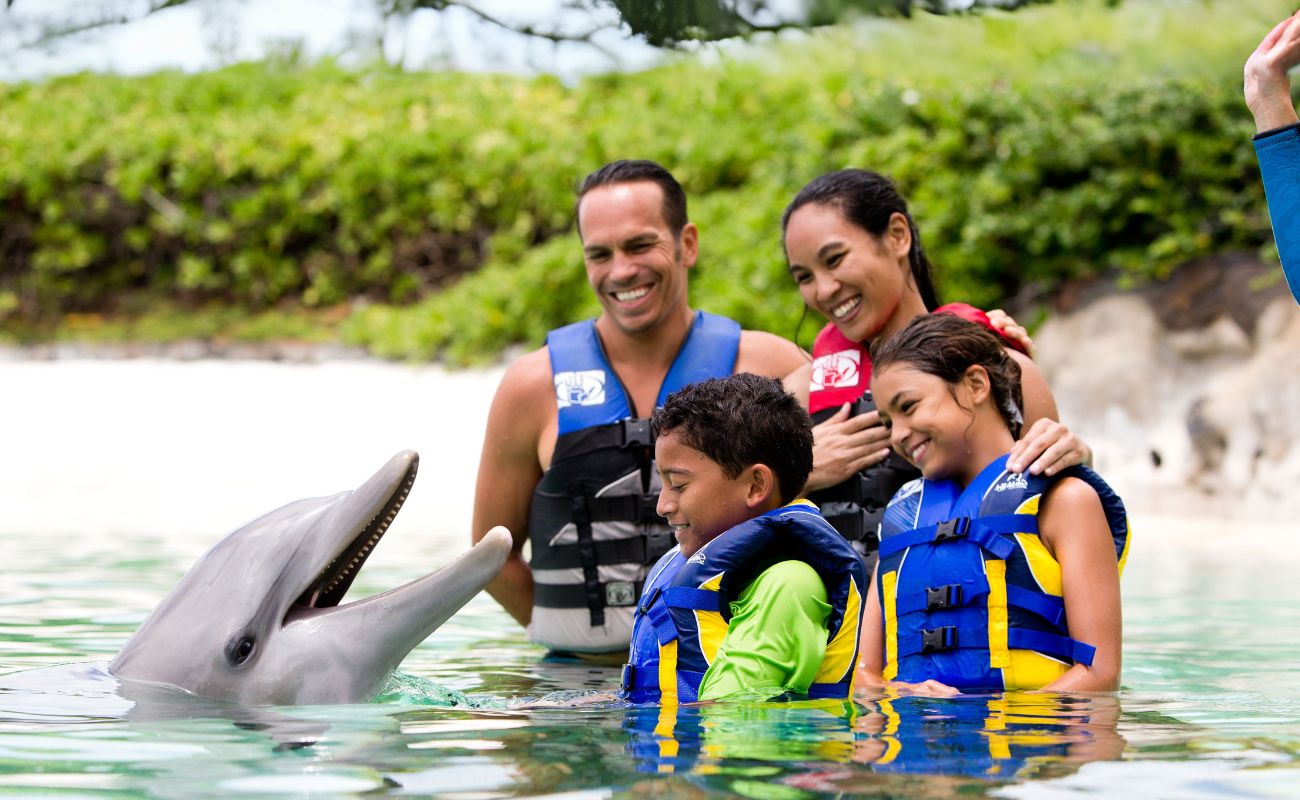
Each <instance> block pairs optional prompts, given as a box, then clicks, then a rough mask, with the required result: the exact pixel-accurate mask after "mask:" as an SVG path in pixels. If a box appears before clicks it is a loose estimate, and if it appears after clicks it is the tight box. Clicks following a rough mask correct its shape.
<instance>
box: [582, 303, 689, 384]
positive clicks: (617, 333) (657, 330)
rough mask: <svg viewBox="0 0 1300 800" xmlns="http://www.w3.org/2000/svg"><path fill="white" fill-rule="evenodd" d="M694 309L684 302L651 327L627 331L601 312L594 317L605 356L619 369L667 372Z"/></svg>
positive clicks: (684, 334)
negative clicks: (668, 315) (638, 330)
mask: <svg viewBox="0 0 1300 800" xmlns="http://www.w3.org/2000/svg"><path fill="white" fill-rule="evenodd" d="M694 320H695V312H693V311H691V309H690V308H687V307H686V306H685V305H683V306H682V308H681V310H680V311H679V312H674V313H673V315H672V316H671V317H669V318H667V319H664V320H662V321H661V322H660V323H659V324H658V325H656V326H655V327H654V328H651V329H650V330H646V331H641V332H639V333H630V332H628V331H624V330H622V329H621V328H619V327H618V326H617V325H615V324H613V323H612V322H610V321H609V320H608V319H607V318H606V317H605V316H604V315H602V316H601V317H600V318H599V319H597V320H596V332H597V333H599V334H600V343H601V346H602V347H604V348H605V357H606V358H608V359H609V362H610V364H611V365H613V367H614V368H615V369H616V370H618V371H619V372H620V373H621V372H623V371H624V370H625V369H631V370H635V371H637V372H646V371H654V370H656V369H661V370H662V372H663V373H664V374H667V372H668V368H669V367H671V366H672V363H673V359H675V358H676V357H677V354H678V352H680V351H681V349H682V344H683V343H684V342H685V341H686V336H687V334H689V333H690V330H691V323H692V322H694Z"/></svg>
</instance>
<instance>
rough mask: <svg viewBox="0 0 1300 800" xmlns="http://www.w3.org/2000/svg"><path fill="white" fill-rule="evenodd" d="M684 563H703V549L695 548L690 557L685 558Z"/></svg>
mask: <svg viewBox="0 0 1300 800" xmlns="http://www.w3.org/2000/svg"><path fill="white" fill-rule="evenodd" d="M686 563H687V564H703V563H704V551H703V550H696V551H695V553H694V554H692V555H691V557H690V558H688V559H686Z"/></svg>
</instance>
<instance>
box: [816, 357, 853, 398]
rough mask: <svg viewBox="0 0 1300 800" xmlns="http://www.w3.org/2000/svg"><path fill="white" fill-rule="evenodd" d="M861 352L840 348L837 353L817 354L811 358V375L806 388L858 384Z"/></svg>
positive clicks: (849, 386)
mask: <svg viewBox="0 0 1300 800" xmlns="http://www.w3.org/2000/svg"><path fill="white" fill-rule="evenodd" d="M861 370H862V353H861V352H860V351H858V350H841V351H839V352H838V353H831V354H829V355H824V356H817V358H815V359H813V365H812V377H811V378H810V379H809V381H810V382H809V385H808V389H809V390H810V391H813V392H816V391H820V390H822V389H845V388H851V387H854V386H857V385H858V380H859V378H861Z"/></svg>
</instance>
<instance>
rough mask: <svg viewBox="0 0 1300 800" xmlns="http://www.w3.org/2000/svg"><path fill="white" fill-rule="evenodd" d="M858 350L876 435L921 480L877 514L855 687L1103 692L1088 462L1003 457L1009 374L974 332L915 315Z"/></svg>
mask: <svg viewBox="0 0 1300 800" xmlns="http://www.w3.org/2000/svg"><path fill="white" fill-rule="evenodd" d="M871 355H872V363H873V365H874V370H875V371H874V374H873V377H872V380H873V389H874V392H875V396H876V402H877V403H878V404H879V409H880V411H879V413H880V418H881V421H882V423H883V424H884V426H885V428H886V429H887V430H888V431H889V437H890V443H891V445H892V446H893V449H894V451H895V452H897V453H898V454H899V455H901V456H903V457H904V458H906V459H907V460H908V462H910V463H911V464H913V465H914V466H915V467H916V468H917V469H919V470H920V471H921V474H922V475H923V476H924V477H923V478H922V479H918V480H916V481H913V482H911V483H909V484H907V485H906V486H904V487H903V488H902V489H901V490H899V492H898V493H897V494H896V495H895V496H894V498H893V500H892V501H890V503H889V507H888V508H887V509H886V511H885V515H884V520H883V522H882V524H881V531H880V539H881V541H880V560H879V563H878V565H877V569H876V576H875V578H874V579H873V581H872V587H871V589H870V591H869V593H868V595H867V600H866V608H865V612H864V619H863V635H862V643H861V647H862V650H861V652H862V658H861V661H860V662H859V673H858V680H859V685H873V686H881V685H897V686H899V687H903V688H908V689H912V690H916V689H917V688H918V687H917V685H918V684H920V687H919V690H920V691H924V692H930V693H938V694H948V693H952V692H953V691H954V690H960V689H966V690H976V691H980V690H983V691H989V690H1001V689H1050V690H1057V691H1113V690H1115V689H1116V688H1118V686H1119V675H1120V598H1119V573H1120V569H1122V566H1123V562H1124V557H1125V554H1126V548H1127V544H1128V526H1127V522H1126V520H1125V516H1124V507H1123V504H1122V503H1121V502H1120V500H1119V498H1118V497H1116V496H1115V494H1114V492H1112V491H1111V489H1110V487H1109V486H1107V485H1106V483H1105V482H1104V481H1103V480H1102V479H1101V478H1100V477H1098V476H1097V475H1096V473H1094V472H1092V470H1090V469H1088V468H1087V467H1079V466H1076V467H1071V468H1069V469H1066V470H1063V471H1060V472H1057V473H1056V474H1055V475H1053V476H1046V475H1031V474H1029V473H1022V472H1019V471H1018V470H1015V469H1013V468H1010V467H1009V466H1008V464H1007V457H1008V452H1009V451H1010V450H1011V449H1012V446H1013V444H1014V443H1015V441H1016V437H1017V436H1018V434H1019V431H1020V427H1021V425H1022V424H1023V415H1022V412H1021V408H1022V406H1023V402H1024V400H1023V394H1022V392H1021V382H1022V377H1021V374H1020V366H1019V365H1018V364H1017V362H1016V360H1015V359H1013V358H1011V357H1010V356H1008V354H1007V351H1006V349H1005V348H1004V347H1003V346H1002V343H1001V342H1000V341H999V339H998V338H997V336H995V335H994V334H993V333H991V332H990V331H988V330H987V329H986V328H984V327H981V326H980V325H977V324H974V323H971V322H968V321H966V320H962V319H958V318H956V317H952V316H947V315H940V314H934V315H929V316H921V317H918V318H917V319H915V320H914V321H913V322H911V323H910V324H908V325H907V326H906V327H905V328H904V329H903V330H902V331H901V332H900V333H898V334H896V335H895V336H893V337H892V338H890V339H889V340H888V341H886V342H884V343H883V344H880V345H877V346H875V347H873V349H872V353H871Z"/></svg>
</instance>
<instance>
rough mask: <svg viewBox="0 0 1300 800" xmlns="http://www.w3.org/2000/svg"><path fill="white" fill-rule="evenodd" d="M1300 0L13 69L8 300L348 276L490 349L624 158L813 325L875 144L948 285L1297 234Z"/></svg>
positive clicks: (52, 305)
mask: <svg viewBox="0 0 1300 800" xmlns="http://www.w3.org/2000/svg"><path fill="white" fill-rule="evenodd" d="M1289 10H1292V9H1290V8H1289V7H1288V6H1286V5H1284V4H1282V3H1280V2H1278V1H1277V0H1243V2H1222V3H1211V2H1208V0H1206V1H1202V2H1198V1H1197V0H1163V1H1162V2H1148V3H1130V4H1125V5H1122V6H1120V7H1119V8H1118V9H1109V8H1107V7H1106V4H1105V3H1104V2H1103V1H1102V0H1093V1H1092V2H1083V0H1079V1H1077V2H1060V3H1057V4H1053V5H1049V6H1044V7H1040V8H1032V9H1028V10H1022V11H1020V12H1017V13H1016V14H996V13H989V14H984V15H979V16H975V17H970V16H963V17H942V18H939V17H927V16H924V15H921V16H916V17H914V18H913V19H911V20H907V21H880V20H874V21H871V22H865V23H863V24H862V25H861V26H858V27H856V28H854V29H853V30H851V31H836V32H831V33H828V34H819V35H801V36H800V37H798V38H797V39H795V40H792V41H789V42H786V43H784V44H782V45H779V46H769V47H767V48H763V49H755V50H747V51H741V52H740V53H739V54H737V55H735V56H732V57H728V58H723V59H719V60H717V61H716V63H711V64H710V63H704V62H702V61H700V60H698V59H697V60H685V59H683V60H681V61H677V62H675V63H672V64H669V65H667V66H664V67H661V68H659V69H655V70H651V71H649V72H644V73H639V74H634V75H629V74H611V75H605V76H599V77H595V78H591V79H588V80H586V81H584V82H582V83H581V84H579V85H577V86H575V87H565V86H563V85H561V84H559V83H558V82H556V81H555V80H553V79H549V78H538V79H522V78H509V77H500V76H468V75H460V74H451V75H430V74H407V73H400V72H394V71H391V70H386V69H373V70H363V71H346V70H343V69H341V68H339V67H337V66H335V65H332V64H329V63H325V64H319V65H316V66H312V67H306V68H301V67H294V66H292V65H287V64H279V65H272V64H260V65H258V64H253V65H242V66H239V67H234V68H230V69H226V70H222V71H219V72H214V73H208V74H202V75H180V74H175V73H163V74H157V75H152V76H148V77H143V78H117V77H103V76H91V75H82V76H76V77H72V78H65V79H59V80H54V81H50V82H48V83H44V84H37V85H14V86H0V108H3V113H0V321H5V325H6V327H12V326H14V325H18V324H31V323H34V322H40V321H49V320H51V319H54V320H57V319H59V318H62V317H63V315H66V314H68V313H84V312H102V311H112V310H114V309H115V308H120V307H121V304H122V302H123V298H124V297H130V296H132V295H134V294H143V295H145V296H158V295H160V294H163V295H167V296H170V297H172V298H173V300H174V302H176V303H178V304H180V305H182V306H183V305H185V304H190V305H195V306H197V305H201V304H204V303H209V302H221V303H226V304H232V305H237V306H242V307H244V308H247V309H250V310H252V311H254V312H256V311H259V310H265V309H271V308H273V307H274V306H275V305H276V304H279V303H283V302H286V301H290V302H294V303H297V304H302V305H305V306H307V307H324V306H331V305H334V304H337V303H340V302H342V301H347V300H351V301H353V302H354V303H355V304H356V310H355V312H354V313H353V314H352V316H351V317H349V318H348V319H347V320H345V322H344V323H343V325H342V327H341V329H340V334H341V336H342V337H343V338H344V339H345V341H347V342H349V343H353V344H360V345H363V346H366V347H368V348H370V349H371V350H372V351H373V352H376V353H378V354H381V355H384V356H388V357H394V358H422V359H423V358H433V357H438V356H442V357H445V358H448V359H449V360H452V361H456V362H469V361H477V360H483V359H486V358H491V357H493V356H494V355H496V354H497V353H499V352H500V351H501V350H502V349H503V348H505V347H507V346H509V345H511V344H513V343H523V344H526V345H529V346H535V345H537V344H539V343H540V342H541V341H542V337H543V336H544V334H545V331H546V330H548V329H550V328H552V327H555V326H557V325H560V324H563V323H565V322H569V321H572V320H574V319H577V318H580V317H581V316H583V315H590V314H592V313H595V311H596V309H597V306H596V304H595V300H594V298H593V297H592V296H591V292H590V290H589V288H588V287H587V285H586V281H585V273H584V271H583V269H582V264H581V252H580V247H579V244H578V242H577V239H576V236H574V235H573V234H572V232H571V227H572V204H573V197H572V190H573V187H574V186H575V185H576V184H577V182H578V181H579V180H580V179H581V177H582V176H583V175H584V174H586V173H587V172H589V171H590V170H592V169H594V168H595V167H597V166H599V165H600V164H602V163H604V162H606V161H609V160H612V159H615V158H624V157H639V158H651V159H655V160H657V161H660V162H661V163H663V164H665V165H666V166H668V167H669V168H670V169H672V170H673V171H674V173H675V174H677V175H678V177H679V178H680V179H681V180H682V182H683V183H684V184H685V186H686V189H687V193H688V195H689V197H690V201H691V208H690V210H691V216H692V219H693V220H694V221H695V222H696V223H697V224H698V225H699V226H700V229H701V259H700V263H699V265H698V266H697V268H696V270H695V272H694V275H693V277H692V299H693V302H694V304H695V305H697V306H699V307H703V308H708V309H710V310H712V311H716V312H719V313H724V314H729V315H731V316H734V317H736V318H737V319H739V320H740V321H741V322H742V323H743V324H745V325H747V326H748V327H754V328H759V329H766V330H772V331H775V332H777V333H781V334H784V335H787V336H789V335H792V334H793V332H794V328H795V325H796V323H797V320H798V317H799V311H800V306H799V301H798V296H797V294H796V292H795V291H794V288H793V284H792V283H791V282H790V280H789V278H788V276H787V275H786V273H785V265H784V260H783V257H782V252H781V247H780V231H779V230H778V225H777V223H778V220H779V218H780V214H781V211H782V209H783V208H784V206H785V203H786V202H787V201H788V200H789V198H790V197H792V196H793V195H794V193H795V192H796V191H797V190H798V188H799V187H800V186H801V185H803V184H804V183H805V182H806V181H807V180H809V179H811V178H812V177H814V176H816V175H817V174H820V173H822V172H825V171H828V170H831V169H836V168H839V167H842V166H847V165H855V166H863V167H868V168H873V169H877V170H879V171H882V172H885V173H886V174H889V175H891V176H893V177H894V178H895V180H896V181H897V182H898V183H899V184H900V187H901V188H902V189H903V192H904V194H905V195H906V196H907V197H908V198H909V201H910V203H911V206H912V211H913V213H914V215H915V217H916V219H917V222H918V225H919V227H920V230H921V231H922V232H923V239H924V241H925V244H926V247H927V250H928V251H929V252H930V254H931V257H932V260H933V261H934V263H935V264H936V267H937V270H938V274H939V278H940V291H941V294H942V295H943V296H944V297H945V298H946V299H963V300H968V301H972V302H976V303H985V304H992V303H998V302H1001V301H1002V300H1003V299H1004V298H1006V297H1008V296H1011V295H1013V294H1016V293H1019V292H1025V291H1034V292H1037V291H1049V290H1050V289H1051V288H1052V287H1054V286H1057V285H1059V284H1060V283H1061V282H1062V281H1064V280H1068V279H1070V278H1073V277H1077V276H1082V275H1089V274H1096V273H1099V272H1102V271H1106V270H1112V269H1119V270H1122V271H1123V272H1124V273H1125V274H1127V275H1130V276H1132V277H1133V278H1134V279H1137V280H1141V279H1146V278H1150V277H1154V276H1159V275H1161V274H1162V273H1163V272H1165V271H1166V270H1168V269H1169V268H1170V267H1172V266H1173V265H1175V264H1176V263H1178V262H1179V261H1182V260H1185V259H1188V258H1192V257H1195V256H1199V255H1204V254H1206V253H1210V252H1214V251H1218V250H1224V249H1258V248H1260V247H1262V246H1264V245H1265V244H1266V243H1267V242H1268V240H1269V229H1268V221H1267V218H1266V215H1265V211H1264V203H1263V195H1262V190H1261V189H1260V187H1259V182H1258V175H1257V172H1256V167H1255V161H1254V155H1253V151H1252V149H1251V147H1250V144H1249V139H1250V134H1251V132H1252V126H1251V124H1250V118H1249V114H1248V113H1247V112H1246V111H1245V108H1244V105H1243V103H1242V100H1241V94H1240V83H1241V72H1240V69H1241V62H1242V61H1243V60H1244V58H1245V55H1246V54H1247V53H1248V52H1250V50H1251V49H1253V47H1254V45H1255V43H1256V42H1257V41H1258V39H1259V38H1260V36H1262V34H1263V32H1264V31H1266V30H1268V28H1269V27H1270V24H1271V23H1272V22H1273V21H1276V20H1277V19H1280V18H1281V17H1282V16H1284V15H1285V14H1286V13H1287V12H1288V11H1289ZM927 54H928V55H927ZM358 299H364V300H365V302H356V301H357V300H358ZM809 327H810V328H811V327H816V325H813V326H809ZM803 338H804V339H805V343H806V340H807V333H805V335H804V337H803Z"/></svg>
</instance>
